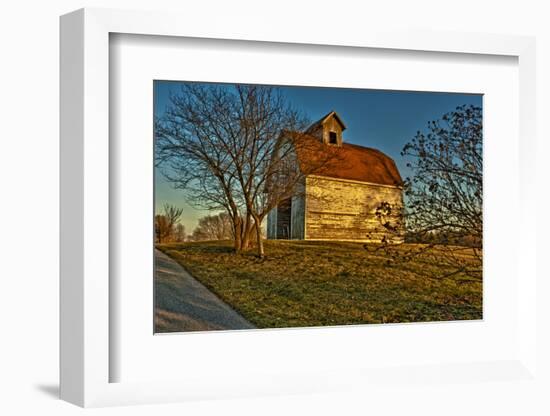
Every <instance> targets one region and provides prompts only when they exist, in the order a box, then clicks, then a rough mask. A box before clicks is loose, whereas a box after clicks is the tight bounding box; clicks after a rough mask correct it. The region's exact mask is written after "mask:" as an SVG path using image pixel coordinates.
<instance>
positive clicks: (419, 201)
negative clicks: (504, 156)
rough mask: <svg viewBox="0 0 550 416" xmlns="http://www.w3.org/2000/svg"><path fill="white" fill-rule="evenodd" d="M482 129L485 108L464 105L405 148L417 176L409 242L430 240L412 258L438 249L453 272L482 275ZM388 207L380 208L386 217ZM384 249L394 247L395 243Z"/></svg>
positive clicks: (409, 197)
mask: <svg viewBox="0 0 550 416" xmlns="http://www.w3.org/2000/svg"><path fill="white" fill-rule="evenodd" d="M482 131H483V124H482V110H481V108H479V107H475V106H459V107H457V108H456V110H455V111H452V112H450V113H447V114H445V115H443V117H442V118H441V119H440V120H437V121H431V122H430V123H429V124H428V129H427V131H426V132H420V131H419V132H417V134H416V136H415V137H414V138H413V139H412V140H411V141H410V142H409V143H407V144H406V145H405V147H404V148H403V151H402V155H403V156H405V157H408V158H410V159H411V161H410V162H409V163H408V167H410V168H412V170H413V174H414V175H413V176H412V178H407V180H406V185H405V206H406V209H405V215H404V220H405V225H406V233H407V234H406V240H407V241H408V242H414V243H424V245H423V246H422V247H421V248H414V246H413V248H411V249H410V250H408V251H406V255H405V256H404V257H405V259H406V260H407V259H410V258H412V257H414V256H417V255H428V254H427V253H429V252H432V253H435V254H434V255H435V256H437V261H439V262H443V263H445V264H446V265H447V266H449V275H456V274H463V275H466V276H469V277H470V278H474V279H478V278H481V275H482V241H483V210H482V202H483V201H482V195H483V157H482ZM386 208H387V207H384V206H381V207H380V209H379V211H377V215H378V216H379V218H380V219H381V220H383V218H384V217H385V216H386V215H387V212H386V211H385V210H386ZM388 231H389V232H391V229H389V228H388ZM383 247H384V248H385V249H389V251H392V250H391V247H390V246H389V245H383ZM434 247H436V248H437V250H436V252H434V251H433V250H431V249H432V248H434ZM398 253H400V254H398ZM393 255H394V257H393V259H398V260H403V251H399V252H398V251H397V250H394V251H393ZM434 260H435V259H434Z"/></svg>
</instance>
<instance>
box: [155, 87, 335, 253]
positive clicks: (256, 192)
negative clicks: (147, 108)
mask: <svg viewBox="0 0 550 416" xmlns="http://www.w3.org/2000/svg"><path fill="white" fill-rule="evenodd" d="M306 125H307V121H306V120H305V118H304V117H303V116H301V115H300V113H299V112H298V111H297V110H295V109H294V108H292V106H291V105H290V104H289V103H288V102H287V101H286V99H285V98H284V96H283V95H282V94H281V92H280V90H278V89H277V88H272V87H265V86H248V85H235V86H232V87H229V86H216V85H208V86H205V85H198V84H185V85H184V86H182V88H181V91H180V92H179V93H178V94H175V95H172V96H171V97H170V106H169V108H168V109H167V111H166V112H165V114H164V116H163V117H162V118H161V119H159V120H157V122H156V129H155V132H156V163H157V166H159V167H160V168H161V171H162V172H163V174H164V175H165V177H166V178H167V179H168V181H170V182H171V183H172V184H173V185H174V186H175V187H176V188H180V189H186V190H187V191H188V193H189V194H190V202H192V203H194V204H196V205H199V206H201V207H203V208H207V209H210V210H225V212H227V214H228V215H229V217H230V218H231V220H232V224H233V235H234V241H235V244H234V247H235V249H236V250H237V251H240V250H242V249H246V248H247V247H248V243H249V239H250V237H251V236H250V234H251V232H255V233H256V242H257V247H258V254H259V256H260V257H262V256H263V255H264V249H263V242H262V235H261V226H262V221H263V220H264V219H265V216H266V215H267V213H268V212H269V211H270V210H271V209H272V208H274V207H275V206H276V205H277V204H278V203H279V202H280V201H282V200H284V199H286V198H288V197H289V196H291V195H292V194H293V193H294V192H295V191H296V188H297V185H298V184H299V183H300V181H301V180H302V179H303V177H304V176H305V175H307V174H310V173H312V172H313V171H314V170H315V169H314V166H315V167H316V165H318V166H320V165H321V164H322V161H323V160H325V158H323V157H317V159H316V160H317V163H310V164H309V165H311V166H309V165H308V166H306V167H304V166H299V165H298V163H297V160H296V155H297V153H299V152H300V151H301V149H300V148H302V147H304V148H307V147H308V146H312V143H311V142H310V141H308V140H306V139H305V137H306V136H305V135H302V134H299V133H295V132H299V131H302V130H303V129H304V128H305V126H306ZM317 150H318V147H317Z"/></svg>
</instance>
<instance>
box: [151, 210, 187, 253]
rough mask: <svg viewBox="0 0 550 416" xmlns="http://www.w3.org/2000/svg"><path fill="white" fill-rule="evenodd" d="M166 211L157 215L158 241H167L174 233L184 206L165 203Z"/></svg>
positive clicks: (156, 229)
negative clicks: (179, 206)
mask: <svg viewBox="0 0 550 416" xmlns="http://www.w3.org/2000/svg"><path fill="white" fill-rule="evenodd" d="M163 210H164V213H163V214H157V215H155V235H156V238H157V242H158V243H163V242H166V241H167V240H169V239H170V237H171V236H172V235H173V234H174V231H175V230H174V227H175V225H176V223H177V222H178V221H179V218H180V217H181V214H182V213H183V209H182V208H177V207H175V206H173V205H170V204H164V206H163Z"/></svg>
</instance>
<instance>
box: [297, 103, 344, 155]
mask: <svg viewBox="0 0 550 416" xmlns="http://www.w3.org/2000/svg"><path fill="white" fill-rule="evenodd" d="M345 129H346V125H345V124H344V122H343V121H342V119H341V118H340V116H339V115H338V114H337V113H336V111H331V112H330V113H328V114H327V115H326V116H324V117H323V118H321V119H320V120H318V121H316V122H315V123H313V124H312V125H311V126H309V128H308V129H307V130H306V133H307V134H309V135H311V136H313V137H316V138H317V139H319V140H320V141H321V142H322V143H324V144H327V145H331V146H342V141H343V140H342V132H343V131H344V130H345Z"/></svg>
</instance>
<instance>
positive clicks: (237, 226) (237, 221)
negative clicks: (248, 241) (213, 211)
mask: <svg viewBox="0 0 550 416" xmlns="http://www.w3.org/2000/svg"><path fill="white" fill-rule="evenodd" d="M233 230H234V232H235V241H234V244H233V248H234V249H235V251H236V252H237V253H238V252H239V251H241V248H242V238H241V236H242V221H241V218H240V217H236V218H233Z"/></svg>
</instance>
